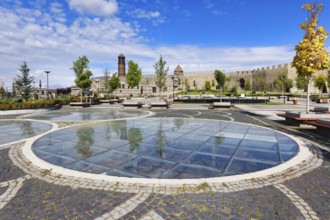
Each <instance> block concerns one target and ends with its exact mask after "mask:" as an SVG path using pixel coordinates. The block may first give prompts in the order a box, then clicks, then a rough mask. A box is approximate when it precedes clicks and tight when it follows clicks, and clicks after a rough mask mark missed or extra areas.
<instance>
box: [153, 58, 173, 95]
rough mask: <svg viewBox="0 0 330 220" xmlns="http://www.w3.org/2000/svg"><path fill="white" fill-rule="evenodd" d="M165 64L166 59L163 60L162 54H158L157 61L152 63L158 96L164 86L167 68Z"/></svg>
mask: <svg viewBox="0 0 330 220" xmlns="http://www.w3.org/2000/svg"><path fill="white" fill-rule="evenodd" d="M165 66H166V61H165V60H163V57H162V56H160V58H159V61H157V62H156V63H155V64H154V68H155V73H156V79H155V84H156V86H157V87H158V89H159V96H160V95H161V93H162V91H163V89H164V88H165V86H166V76H167V72H168V70H169V68H168V67H165Z"/></svg>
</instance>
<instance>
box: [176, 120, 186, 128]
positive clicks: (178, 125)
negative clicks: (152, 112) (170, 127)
mask: <svg viewBox="0 0 330 220" xmlns="http://www.w3.org/2000/svg"><path fill="white" fill-rule="evenodd" d="M174 124H175V127H176V129H180V128H181V126H182V125H184V124H185V122H184V119H182V118H175V119H174Z"/></svg>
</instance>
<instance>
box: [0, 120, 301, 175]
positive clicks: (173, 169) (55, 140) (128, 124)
mask: <svg viewBox="0 0 330 220" xmlns="http://www.w3.org/2000/svg"><path fill="white" fill-rule="evenodd" d="M92 117H94V116H93V115H92ZM33 125H34V124H33ZM7 126H8V125H7ZM17 126H20V124H19V125H17ZM224 126H225V127H226V129H227V131H228V133H230V134H232V135H233V136H232V137H226V136H221V135H222V134H226V132H223V130H224ZM27 128H28V126H27ZM33 128H35V126H33ZM251 128H254V126H253V125H244V126H243V125H242V124H240V123H235V122H227V123H226V124H224V123H223V122H217V121H212V122H210V121H207V120H198V119H174V118H173V119H172V118H165V119H164V118H148V119H133V120H116V121H107V122H99V123H91V124H89V125H88V126H87V125H80V126H77V127H74V128H64V129H61V130H59V131H55V132H52V133H51V134H49V135H46V136H44V137H42V138H40V139H38V141H36V142H35V143H34V144H33V146H32V149H33V151H34V152H35V153H36V154H37V156H40V157H41V158H43V159H44V160H46V161H48V162H50V163H54V164H56V165H59V166H65V167H68V168H71V169H75V170H81V171H85V172H86V170H90V171H91V172H92V170H98V171H97V172H102V173H104V174H108V175H118V176H125V177H147V178H204V177H219V176H228V175H234V174H240V173H247V172H255V171H258V170H262V169H267V168H269V167H273V166H276V165H278V164H280V163H282V162H283V161H287V160H289V159H290V158H292V157H293V156H295V155H296V154H297V151H298V150H299V146H298V145H297V143H295V141H294V140H292V139H290V138H289V137H287V136H281V135H278V134H276V132H275V131H272V132H269V130H268V129H263V130H262V128H258V129H259V130H260V131H259V130H258V132H262V133H263V134H265V133H267V137H268V136H270V137H271V138H272V139H273V138H274V137H277V139H278V142H269V141H263V139H260V140H251V139H245V136H244V134H245V133H247V132H248V131H250V129H251ZM173 129H174V131H173ZM6 130H9V129H8V127H7V129H6ZM13 130H15V128H13ZM16 130H18V129H16ZM27 130H29V129H27ZM251 130H253V129H251ZM255 130H257V129H255ZM37 131H38V129H37ZM243 131H244V132H245V133H244V132H243ZM19 132H21V131H20V130H19ZM211 133H212V134H211ZM0 135H1V133H0ZM50 137H51V138H52V139H50ZM1 139H2V138H0V141H1ZM38 152H39V154H38ZM40 152H41V153H40ZM69 164H70V165H69ZM78 164H85V165H84V166H81V165H78ZM86 166H88V169H86ZM88 172H89V171H88Z"/></svg>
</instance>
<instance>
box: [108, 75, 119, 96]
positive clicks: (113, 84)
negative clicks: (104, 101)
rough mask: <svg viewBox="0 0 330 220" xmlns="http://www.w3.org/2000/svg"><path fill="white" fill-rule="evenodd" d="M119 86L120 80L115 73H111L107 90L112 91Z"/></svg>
mask: <svg viewBox="0 0 330 220" xmlns="http://www.w3.org/2000/svg"><path fill="white" fill-rule="evenodd" d="M119 86H120V80H119V77H118V74H117V73H114V74H112V76H111V78H110V80H109V92H110V93H113V92H114V91H116V89H118V88H119Z"/></svg>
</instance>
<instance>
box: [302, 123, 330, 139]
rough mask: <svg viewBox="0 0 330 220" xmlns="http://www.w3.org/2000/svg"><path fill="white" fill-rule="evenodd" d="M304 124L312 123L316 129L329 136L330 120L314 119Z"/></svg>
mask: <svg viewBox="0 0 330 220" xmlns="http://www.w3.org/2000/svg"><path fill="white" fill-rule="evenodd" d="M305 123H306V124H309V125H313V126H315V127H316V128H317V131H318V132H319V133H321V134H324V135H326V136H328V137H329V134H330V120H320V119H318V120H316V121H306V122H305Z"/></svg>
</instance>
